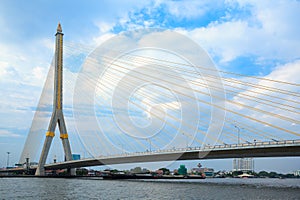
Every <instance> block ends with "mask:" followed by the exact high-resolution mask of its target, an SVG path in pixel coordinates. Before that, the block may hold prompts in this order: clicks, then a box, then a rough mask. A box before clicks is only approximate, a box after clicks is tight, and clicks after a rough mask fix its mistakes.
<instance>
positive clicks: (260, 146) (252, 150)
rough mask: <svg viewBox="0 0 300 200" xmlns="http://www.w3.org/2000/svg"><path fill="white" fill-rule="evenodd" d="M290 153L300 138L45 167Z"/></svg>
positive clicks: (298, 151) (295, 152)
mask: <svg viewBox="0 0 300 200" xmlns="http://www.w3.org/2000/svg"><path fill="white" fill-rule="evenodd" d="M287 156H300V140H287V141H278V142H275V141H274V142H273V141H272V142H260V143H255V144H239V145H217V146H212V147H210V146H206V147H205V148H183V149H171V150H163V151H153V152H142V153H132V154H120V155H115V156H109V157H98V158H88V159H83V160H72V161H66V162H61V163H52V164H47V165H45V168H46V169H63V168H79V167H90V166H100V165H111V164H124V163H139V162H158V161H175V160H199V159H201V160H203V159H224V158H243V157H287Z"/></svg>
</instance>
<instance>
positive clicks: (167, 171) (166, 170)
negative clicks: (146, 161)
mask: <svg viewBox="0 0 300 200" xmlns="http://www.w3.org/2000/svg"><path fill="white" fill-rule="evenodd" d="M159 170H162V171H163V172H164V174H166V175H169V174H170V170H169V169H167V168H160V169H159Z"/></svg>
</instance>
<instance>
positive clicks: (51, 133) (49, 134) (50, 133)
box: [46, 131, 55, 137]
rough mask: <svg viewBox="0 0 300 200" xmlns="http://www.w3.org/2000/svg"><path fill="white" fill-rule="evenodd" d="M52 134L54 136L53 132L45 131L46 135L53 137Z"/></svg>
mask: <svg viewBox="0 0 300 200" xmlns="http://www.w3.org/2000/svg"><path fill="white" fill-rule="evenodd" d="M54 136H55V134H54V132H51V131H47V133H46V137H54Z"/></svg>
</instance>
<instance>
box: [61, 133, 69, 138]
mask: <svg viewBox="0 0 300 200" xmlns="http://www.w3.org/2000/svg"><path fill="white" fill-rule="evenodd" d="M60 138H61V139H67V138H68V133H61V134H60Z"/></svg>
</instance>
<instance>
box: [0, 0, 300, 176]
mask: <svg viewBox="0 0 300 200" xmlns="http://www.w3.org/2000/svg"><path fill="white" fill-rule="evenodd" d="M299 10H300V2H299V1H296V0H294V1H292V0H291V1H239V0H236V1H235V0H232V1H219V0H213V1H160V0H157V1H96V0H94V1H79V0H75V1H58V0H54V1H30V2H27V1H16V0H10V1H8V0H7V1H1V2H0V28H1V31H0V68H1V71H0V85H1V89H0V91H1V97H0V102H1V111H0V121H1V123H0V167H2V166H5V165H6V152H7V151H10V152H12V153H11V163H13V162H17V161H18V159H19V155H20V153H21V150H22V147H23V145H24V142H25V139H26V136H27V134H28V131H29V128H30V125H31V120H32V118H33V115H34V110H35V108H36V106H37V104H38V100H39V97H40V95H41V91H42V88H43V84H44V81H45V78H46V76H47V72H48V69H49V65H50V63H51V60H52V57H53V54H54V34H55V28H56V26H57V23H58V21H60V22H61V23H62V27H63V32H64V33H65V36H64V39H65V41H69V42H73V43H82V44H85V45H87V46H92V47H95V46H97V45H99V44H101V42H103V41H105V40H106V39H107V38H109V37H111V36H113V35H115V34H118V33H120V32H122V31H127V30H134V29H137V28H149V27H154V28H165V29H172V30H176V31H178V32H179V33H182V34H184V35H186V36H188V37H190V38H191V39H192V40H194V41H195V42H197V43H198V44H199V45H200V46H202V47H203V48H204V49H205V50H206V51H207V52H208V53H209V55H210V56H211V57H212V59H213V61H214V62H215V64H216V66H217V67H218V68H219V69H221V70H225V71H231V72H236V73H242V74H246V75H255V76H261V77H269V78H273V79H278V80H284V81H290V82H295V83H299V82H300V78H299V73H300V53H299V52H300V38H299V35H300V21H299V20H298V19H299V18H300V14H299ZM70 62H72V61H70ZM74 62H75V63H76V61H74ZM296 92H299V89H297V90H296ZM297 117H298V119H299V115H298V116H297ZM298 132H299V131H298ZM266 160H267V161H258V162H257V165H258V166H259V167H258V168H259V169H263V168H264V167H266V169H270V170H272V169H273V170H278V171H284V172H288V171H292V170H296V169H298V168H299V166H300V161H299V159H294V158H293V159H270V161H272V162H271V164H269V163H268V159H266ZM282 160H285V161H288V162H290V163H291V164H290V166H289V167H286V166H284V165H283V164H282ZM205 163H206V164H207V166H209V165H212V166H215V167H216V168H218V167H219V166H221V167H219V168H222V166H224V168H226V169H230V168H231V162H230V161H224V162H223V163H222V161H221V162H219V163H218V162H217V164H215V163H216V162H215V161H211V163H209V161H205ZM274 165H276V166H278V167H276V168H274Z"/></svg>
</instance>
